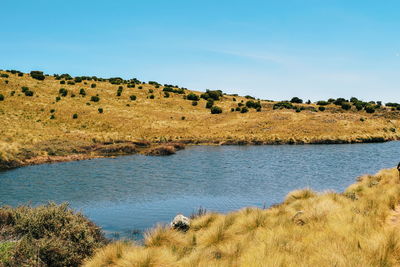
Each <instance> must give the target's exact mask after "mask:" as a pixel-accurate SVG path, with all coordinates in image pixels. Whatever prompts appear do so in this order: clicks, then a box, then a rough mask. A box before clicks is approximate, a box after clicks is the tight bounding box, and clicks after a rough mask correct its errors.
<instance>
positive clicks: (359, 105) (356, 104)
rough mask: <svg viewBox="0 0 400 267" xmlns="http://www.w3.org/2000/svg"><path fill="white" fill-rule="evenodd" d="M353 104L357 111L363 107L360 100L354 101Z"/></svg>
mask: <svg viewBox="0 0 400 267" xmlns="http://www.w3.org/2000/svg"><path fill="white" fill-rule="evenodd" d="M354 106H355V107H356V109H357V110H358V111H360V110H362V109H363V105H362V104H361V103H360V102H357V103H355V104H354Z"/></svg>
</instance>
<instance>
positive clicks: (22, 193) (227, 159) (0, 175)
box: [0, 142, 400, 238]
mask: <svg viewBox="0 0 400 267" xmlns="http://www.w3.org/2000/svg"><path fill="white" fill-rule="evenodd" d="M399 161H400V142H387V143H375V144H351V145H349V144H346V145H279V146H193V147H188V148H187V149H185V150H183V151H179V152H178V153H177V154H175V155H172V156H167V157H148V156H143V155H132V156H122V157H118V158H103V159H93V160H86V161H75V162H65V163H57V164H44V165H37V166H28V167H23V168H18V169H13V170H8V171H1V172H0V205H11V206H17V205H20V204H29V203H30V204H31V205H38V204H42V203H46V202H47V201H54V202H57V203H61V202H64V201H67V202H69V203H70V204H71V207H73V208H74V209H76V210H79V211H82V212H83V213H84V214H85V215H87V216H88V217H89V218H90V219H91V220H93V221H94V222H96V223H97V224H98V225H100V226H101V227H102V228H103V229H104V231H105V232H106V233H107V235H108V236H112V237H116V238H118V237H133V238H134V237H135V236H134V234H133V236H132V230H137V231H138V232H139V231H143V230H145V229H148V228H150V227H152V226H154V225H155V224H157V223H168V222H170V221H171V220H172V219H173V217H174V216H175V215H176V214H178V213H183V214H184V215H186V216H189V215H191V214H192V213H193V212H195V211H196V210H197V209H198V208H199V207H203V208H205V209H207V210H208V211H217V212H228V211H232V210H237V209H240V208H243V207H246V206H254V207H260V208H262V207H263V206H270V205H271V204H274V203H279V202H281V201H282V200H283V199H284V197H285V196H286V195H287V193H288V192H290V191H292V190H294V189H300V188H305V187H310V188H312V189H314V190H317V191H325V190H334V191H338V192H342V191H343V190H344V189H345V188H346V187H347V186H349V185H350V184H352V183H354V182H355V179H356V177H358V176H360V175H362V174H367V173H370V174H373V173H375V172H377V171H378V170H380V169H383V168H392V167H394V166H396V165H397V163H398V162H399ZM135 233H136V231H135ZM136 234H137V233H136ZM139 236H140V234H139Z"/></svg>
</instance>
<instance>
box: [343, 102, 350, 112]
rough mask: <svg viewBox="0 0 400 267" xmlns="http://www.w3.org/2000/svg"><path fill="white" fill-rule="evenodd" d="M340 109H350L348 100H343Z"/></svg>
mask: <svg viewBox="0 0 400 267" xmlns="http://www.w3.org/2000/svg"><path fill="white" fill-rule="evenodd" d="M342 109H344V110H350V109H351V105H350V103H348V102H343V103H342Z"/></svg>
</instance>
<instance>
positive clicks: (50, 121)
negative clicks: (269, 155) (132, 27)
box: [0, 71, 400, 168]
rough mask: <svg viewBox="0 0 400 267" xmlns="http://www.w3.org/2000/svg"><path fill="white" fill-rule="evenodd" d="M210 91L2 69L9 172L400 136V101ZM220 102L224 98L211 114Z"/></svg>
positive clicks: (3, 150)
mask: <svg viewBox="0 0 400 267" xmlns="http://www.w3.org/2000/svg"><path fill="white" fill-rule="evenodd" d="M203 93H204V92H196V91H191V90H188V89H185V88H179V87H177V86H173V85H161V84H158V83H156V82H149V83H143V82H140V81H138V80H136V79H132V80H123V79H119V78H113V79H101V78H97V77H75V78H73V77H70V76H69V75H55V76H44V75H43V74H41V73H40V72H32V73H31V74H26V73H21V72H18V71H8V72H6V71H0V121H1V122H2V127H0V168H9V167H15V166H21V165H27V164H35V163H41V162H51V161H63V160H76V159H85V158H90V157H97V156H109V155H115V154H127V153H136V152H145V151H146V150H147V149H149V148H152V147H154V144H160V143H166V142H174V143H176V142H179V143H186V144H282V143H291V144H296V143H350V142H371V141H386V140H394V139H399V138H400V133H399V131H400V130H399V129H400V120H399V119H400V111H399V108H400V106H396V105H397V104H393V105H391V106H384V105H379V103H378V104H376V103H365V102H361V101H358V100H357V101H358V102H354V101H353V102H346V101H345V102H343V103H336V105H335V104H334V103H333V101H330V102H325V103H322V102H321V103H319V104H320V105H317V104H315V103H310V104H303V103H290V102H274V101H267V100H255V99H252V98H251V97H249V96H247V97H241V96H234V95H226V94H222V93H221V92H219V91H211V92H209V94H208V95H203V98H204V99H203V98H200V96H201V95H202V94H203ZM193 94H194V95H195V96H194V95H193ZM216 95H217V96H216ZM197 97H199V100H198V101H194V100H193V99H196V98H197ZM212 97H214V98H219V100H214V103H213V104H211V103H209V105H212V106H213V107H214V108H206V106H207V103H208V102H210V101H208V100H207V99H209V98H212ZM185 98H186V99H185ZM248 101H250V102H248ZM294 102H297V101H294ZM246 105H247V106H248V107H246ZM396 107H397V109H396ZM218 108H220V109H218ZM323 109H324V111H322V110H323ZM358 109H360V110H358ZM211 111H213V112H214V113H218V112H219V111H222V113H218V114H211V113H212V112H211ZM367 111H368V112H371V113H368V112H367ZM372 112H373V113H372Z"/></svg>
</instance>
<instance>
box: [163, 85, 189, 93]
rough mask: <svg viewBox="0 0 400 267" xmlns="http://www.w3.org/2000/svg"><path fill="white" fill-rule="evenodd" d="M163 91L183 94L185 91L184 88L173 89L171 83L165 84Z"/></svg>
mask: <svg viewBox="0 0 400 267" xmlns="http://www.w3.org/2000/svg"><path fill="white" fill-rule="evenodd" d="M163 91H164V92H170V93H175V94H184V93H185V90H184V89H182V88H178V89H174V88H173V87H172V85H168V86H165V87H164V88H163Z"/></svg>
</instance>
